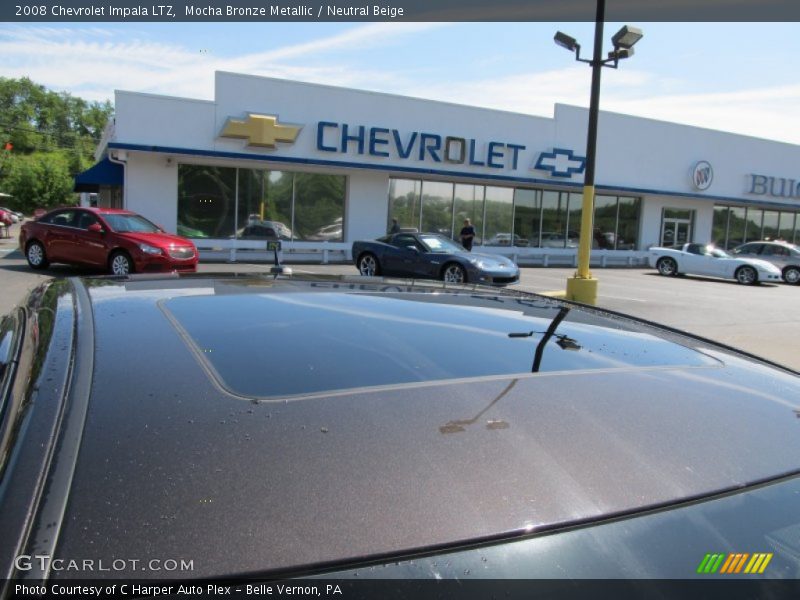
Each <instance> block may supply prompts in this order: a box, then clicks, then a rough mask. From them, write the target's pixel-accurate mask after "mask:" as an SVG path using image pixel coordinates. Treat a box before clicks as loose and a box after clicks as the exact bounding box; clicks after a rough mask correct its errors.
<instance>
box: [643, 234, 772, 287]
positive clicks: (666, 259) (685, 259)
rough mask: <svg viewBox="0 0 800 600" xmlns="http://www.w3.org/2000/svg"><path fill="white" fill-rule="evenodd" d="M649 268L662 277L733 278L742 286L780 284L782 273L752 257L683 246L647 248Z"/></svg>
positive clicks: (718, 249) (710, 246) (708, 246)
mask: <svg viewBox="0 0 800 600" xmlns="http://www.w3.org/2000/svg"><path fill="white" fill-rule="evenodd" d="M648 260H649V262H650V266H651V267H653V268H655V269H658V272H659V273H660V274H661V275H705V276H708V277H722V278H725V279H735V280H736V281H737V282H739V283H741V284H743V285H754V284H757V283H761V282H762V281H780V280H781V271H780V269H778V268H777V267H775V266H774V265H771V264H770V263H768V262H766V261H764V260H758V259H754V258H734V257H732V256H731V255H730V254H728V253H727V252H725V251H724V250H721V249H720V248H716V247H715V246H713V245H711V244H695V243H688V244H683V246H681V247H680V248H663V247H659V246H655V247H653V248H650V253H649V256H648Z"/></svg>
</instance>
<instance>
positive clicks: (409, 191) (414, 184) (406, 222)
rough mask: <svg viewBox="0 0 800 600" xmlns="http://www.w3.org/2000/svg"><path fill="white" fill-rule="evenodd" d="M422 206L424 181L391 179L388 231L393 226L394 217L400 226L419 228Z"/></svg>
mask: <svg viewBox="0 0 800 600" xmlns="http://www.w3.org/2000/svg"><path fill="white" fill-rule="evenodd" d="M421 208H422V182H421V181H416V180H411V179H390V180H389V220H388V222H387V223H386V231H389V229H390V228H391V226H392V219H397V224H398V225H399V226H400V227H407V228H414V229H418V228H419V216H420V209H421Z"/></svg>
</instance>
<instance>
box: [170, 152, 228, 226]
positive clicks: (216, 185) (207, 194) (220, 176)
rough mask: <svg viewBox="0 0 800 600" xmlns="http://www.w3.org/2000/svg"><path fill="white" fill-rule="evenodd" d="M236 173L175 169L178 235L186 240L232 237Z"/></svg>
mask: <svg viewBox="0 0 800 600" xmlns="http://www.w3.org/2000/svg"><path fill="white" fill-rule="evenodd" d="M235 214H236V169H226V168H222V167H207V166H199V165H198V166H194V165H192V166H191V167H190V168H186V166H184V165H181V166H180V167H179V168H178V235H182V236H185V237H189V238H229V237H233V234H234V227H235Z"/></svg>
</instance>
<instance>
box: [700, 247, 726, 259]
mask: <svg viewBox="0 0 800 600" xmlns="http://www.w3.org/2000/svg"><path fill="white" fill-rule="evenodd" d="M706 254H708V255H709V256H713V257H714V258H730V257H731V255H730V254H728V253H727V252H725V250H721V249H720V248H714V247H713V246H709V247H708V248H707V249H706Z"/></svg>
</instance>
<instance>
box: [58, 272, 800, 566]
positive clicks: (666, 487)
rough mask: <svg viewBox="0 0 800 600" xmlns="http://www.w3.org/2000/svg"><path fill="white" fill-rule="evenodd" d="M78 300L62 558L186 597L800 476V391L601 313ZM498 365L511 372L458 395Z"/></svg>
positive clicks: (441, 302) (137, 284)
mask: <svg viewBox="0 0 800 600" xmlns="http://www.w3.org/2000/svg"><path fill="white" fill-rule="evenodd" d="M61 285H66V283H62V284H61ZM70 285H72V286H73V287H74V288H75V297H76V298H77V299H78V300H77V301H78V302H79V304H80V302H83V303H84V304H86V305H87V306H84V307H82V308H80V310H79V311H78V314H83V315H91V332H92V333H91V336H90V337H91V340H92V344H91V349H90V350H87V349H86V348H85V347H84V348H81V345H82V344H83V345H84V346H85V345H86V344H88V343H89V342H88V341H87V340H88V338H87V337H85V336H84V338H83V339H82V340H81V339H80V335H82V334H80V333H79V334H78V335H79V339H78V342H77V345H76V348H77V350H76V352H77V353H78V354H80V353H81V352H91V355H92V356H93V357H94V358H93V360H94V363H93V369H92V376H91V381H92V389H91V393H90V398H89V400H88V408H87V412H86V419H85V426H84V429H83V435H82V439H81V447H80V452H79V455H78V457H77V461H76V463H75V470H74V477H73V478H72V480H71V484H70V488H69V502H68V504H67V506H66V512H65V513H64V518H63V521H62V522H61V524H60V534H59V544H58V548H57V555H58V556H57V557H59V558H61V557H74V556H88V555H89V554H86V553H87V552H90V553H91V556H94V557H104V556H112V557H113V556H116V555H117V554H118V551H119V549H120V548H124V549H125V552H126V553H127V554H128V555H130V556H150V555H151V554H152V552H153V548H158V552H159V555H162V556H183V555H185V553H186V549H187V548H191V549H192V552H193V553H194V554H195V555H197V556H203V557H204V560H203V564H202V565H197V568H198V571H196V572H194V573H193V576H222V575H229V574H232V573H254V572H259V573H264V572H275V573H285V572H293V570H294V571H296V570H298V569H300V570H302V569H304V568H309V566H313V565H321V564H332V563H336V562H337V561H343V560H344V561H347V560H349V561H358V560H360V559H363V557H367V556H391V555H402V554H403V553H407V552H409V551H411V550H419V549H425V548H432V547H443V546H448V545H459V544H464V543H468V542H474V541H475V540H484V539H496V538H497V537H498V536H501V537H502V536H506V535H509V536H510V535H519V534H521V533H525V532H528V533H529V532H531V531H546V530H550V529H555V528H559V527H564V526H570V525H574V524H576V523H586V522H592V521H595V520H603V519H607V518H609V517H612V516H619V515H625V514H633V513H636V512H639V511H642V510H645V509H647V508H653V507H660V506H665V505H669V504H671V503H675V502H685V501H688V500H692V499H697V498H702V497H706V496H708V495H710V494H717V493H720V492H722V491H727V490H732V489H739V488H741V487H742V486H745V485H748V484H752V483H755V482H761V481H764V480H767V479H770V478H774V477H777V476H781V475H784V474H786V473H789V472H794V471H797V470H798V469H799V468H800V459H798V457H800V436H798V435H797V423H796V416H795V414H794V412H793V411H794V410H797V409H798V408H800V404H798V401H797V399H798V398H800V384H798V378H797V376H796V375H794V374H792V373H789V372H786V371H781V370H778V369H775V368H770V367H769V366H768V365H766V364H764V363H760V362H755V361H753V360H750V359H748V358H747V357H745V356H743V355H740V354H737V353H735V352H732V351H729V350H727V349H725V348H723V347H719V346H716V345H714V344H712V343H710V342H706V341H703V340H697V339H695V338H689V337H686V336H683V335H680V334H678V333H676V332H671V331H667V330H662V329H658V328H654V327H651V326H649V325H647V324H644V323H642V322H639V321H636V320H632V319H626V318H622V317H619V316H616V315H613V314H611V313H607V312H604V311H599V310H594V309H588V308H584V307H580V306H577V305H573V304H570V303H566V302H562V301H558V300H554V299H549V298H545V297H541V296H535V295H531V294H524V293H519V292H514V291H500V290H486V289H482V288H479V287H474V286H473V287H468V286H464V287H458V286H455V287H453V286H449V285H444V284H440V283H431V284H415V285H410V284H408V283H407V282H403V281H391V280H387V281H385V282H380V283H376V282H373V281H370V282H364V281H363V280H359V279H357V278H313V279H310V280H304V279H300V278H293V279H288V280H283V279H275V278H273V277H259V276H253V275H250V276H235V275H229V276H226V277H209V276H205V275H204V276H196V277H186V278H180V279H173V278H169V279H163V278H159V279H156V278H153V279H150V278H142V279H139V278H135V277H132V278H128V279H124V280H113V279H112V280H109V279H97V280H93V279H86V280H75V281H73V282H72V283H71V284H70ZM81 290H83V291H81ZM65 293H66V292H65ZM81 298H83V300H81ZM89 303H90V304H91V307H90V309H89V308H88V304H89ZM64 305H65V306H71V304H66V303H65V304H64ZM564 310H566V311H567V313H566V314H565V315H564V317H563V320H562V321H560V323H559V324H558V327H557V328H556V329H554V330H553V332H552V336H551V337H550V338H548V340H549V341H547V342H546V343H545V344H544V346H542V348H543V351H542V353H541V354H542V356H541V360H540V366H541V365H547V366H548V368H543V369H541V370H540V372H537V373H532V372H531V371H530V370H529V369H528V362H529V361H530V363H533V362H534V361H535V360H536V355H537V350H538V348H537V340H541V339H543V338H544V336H545V334H546V332H547V330H548V328H549V327H550V326H551V325H552V324H553V322H554V321H555V319H556V317H557V316H558V315H561V314H563V311H564ZM72 314H73V313H72V312H71V311H70V310H64V309H60V312H59V313H58V315H57V316H58V319H60V320H64V319H71V318H72ZM87 318H88V317H87ZM86 326H87V325H86V322H84V327H86ZM54 327H55V329H56V330H59V327H61V328H62V329H65V330H69V328H66V327H65V325H59V323H56V325H55V326H54ZM76 331H78V332H80V331H81V327H78V328H77V329H76ZM353 331H357V332H358V335H354V334H353V333H352V332H353ZM531 331H532V332H533V333H532V335H524V334H527V333H528V332H531ZM510 333H514V334H518V335H517V336H516V337H515V336H510V335H509V334H510ZM569 340H571V342H572V343H571V344H570V342H569ZM575 345H577V346H579V348H574V346H575ZM509 348H511V350H508V349H509ZM459 349H460V352H459ZM497 349H502V351H504V352H505V351H508V352H511V353H513V354H514V356H515V357H517V358H519V357H520V356H523V357H524V359H525V360H524V361H523V362H524V364H523V366H522V367H520V366H517V367H515V368H514V369H512V370H511V372H509V371H508V369H505V370H503V369H499V370H498V371H496V372H488V373H487V372H485V371H484V372H481V373H479V374H477V375H476V374H474V373H472V372H469V373H465V371H471V369H472V368H473V367H474V366H475V365H480V364H481V363H482V362H484V360H485V361H486V362H488V363H492V364H494V363H493V362H492V353H493V352H495V351H496V350H497ZM459 355H460V356H461V357H462V358H463V360H464V362H465V363H466V366H464V365H460V364H459V361H458V358H459ZM365 356H367V357H369V358H368V359H365V358H364V357H365ZM520 360H521V359H520ZM495 362H496V361H495ZM321 371H322V372H323V373H322V374H320V372H321ZM370 371H371V372H370ZM349 378H352V380H353V381H355V382H356V383H357V385H353V386H351V387H347V385H344V386H343V384H342V383H341V382H342V381H345V380H346V379H349ZM326 380H334V384H331V385H328V387H324V386H323V387H319V386H318V385H316V383H318V382H320V381H322V382H325V381H326ZM315 382H316V383H315ZM298 386H299V387H298ZM303 386H307V387H303ZM754 424H757V425H758V426H757V427H756V426H754ZM99 490H102V492H101V493H100V491H99ZM221 540H224V542H225V543H220V541H221Z"/></svg>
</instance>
